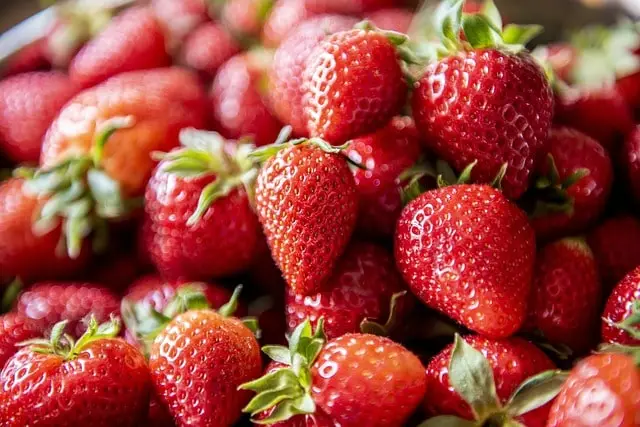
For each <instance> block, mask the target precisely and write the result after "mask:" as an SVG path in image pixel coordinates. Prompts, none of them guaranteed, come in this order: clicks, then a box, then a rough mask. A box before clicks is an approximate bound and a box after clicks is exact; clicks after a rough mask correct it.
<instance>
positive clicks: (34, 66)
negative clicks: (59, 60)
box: [0, 39, 51, 78]
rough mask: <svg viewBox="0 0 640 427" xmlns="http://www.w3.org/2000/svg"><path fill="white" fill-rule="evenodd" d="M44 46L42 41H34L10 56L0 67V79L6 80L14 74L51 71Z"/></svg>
mask: <svg viewBox="0 0 640 427" xmlns="http://www.w3.org/2000/svg"><path fill="white" fill-rule="evenodd" d="M44 44H45V41H44V40H43V39H39V40H36V41H35V42H33V43H31V44H28V45H26V46H25V47H23V48H22V49H20V50H19V51H18V52H16V53H15V54H14V55H12V56H10V57H9V59H7V61H6V62H5V63H4V64H3V65H2V67H0V77H1V78H6V77H10V76H14V75H16V74H22V73H29V72H33V71H47V70H49V69H51V63H50V62H49V60H48V59H47V57H46V54H45V48H44Z"/></svg>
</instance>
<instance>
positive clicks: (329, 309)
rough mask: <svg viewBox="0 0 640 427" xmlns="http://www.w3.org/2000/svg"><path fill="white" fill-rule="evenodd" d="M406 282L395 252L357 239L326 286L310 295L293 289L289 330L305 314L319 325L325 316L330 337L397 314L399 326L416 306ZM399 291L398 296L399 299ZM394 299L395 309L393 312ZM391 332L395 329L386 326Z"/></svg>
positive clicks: (289, 297)
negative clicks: (406, 291)
mask: <svg viewBox="0 0 640 427" xmlns="http://www.w3.org/2000/svg"><path fill="white" fill-rule="evenodd" d="M403 291H405V285H404V283H402V279H401V278H400V275H399V274H398V273H397V271H396V269H395V265H394V262H393V258H392V256H391V254H390V253H387V251H386V250H385V249H384V248H382V247H380V246H377V245H374V244H371V243H358V242H355V243H351V245H350V246H349V247H347V250H346V251H345V253H344V255H343V256H342V258H341V259H340V260H339V261H338V263H337V264H336V267H335V268H334V270H333V273H332V274H331V276H330V277H329V279H328V280H327V282H326V284H325V289H323V290H321V291H320V292H319V293H317V294H312V295H308V296H304V295H298V294H295V293H294V292H293V291H292V290H291V289H288V292H287V297H286V303H285V304H286V314H287V322H288V329H289V332H291V331H293V330H294V329H295V328H296V327H297V326H298V325H299V324H300V323H302V322H304V321H305V319H307V318H308V319H309V320H310V321H311V322H312V324H313V325H314V326H315V325H316V323H317V322H318V319H320V318H321V317H322V318H324V322H325V332H326V335H327V338H328V339H333V338H337V337H339V336H341V335H345V334H347V333H355V332H360V331H361V328H362V331H363V332H370V331H371V328H370V327H369V326H371V325H367V324H366V323H365V324H363V321H365V320H367V323H371V322H372V321H375V322H377V323H378V324H384V323H385V321H386V319H387V318H388V317H389V316H390V315H391V314H393V316H394V317H393V320H394V321H393V324H392V325H387V326H388V327H389V328H394V327H395V326H398V325H399V324H400V323H404V322H403V321H404V318H405V317H406V315H407V314H408V311H409V309H410V306H411V303H410V297H409V296H407V295H402V294H401V293H402V292H403ZM394 295H395V298H394ZM392 298H393V299H394V300H395V299H396V298H397V305H396V304H395V302H394V307H393V308H394V313H390V310H391V308H390V307H391V303H392ZM384 332H386V333H387V334H388V333H390V332H393V331H392V330H387V331H384Z"/></svg>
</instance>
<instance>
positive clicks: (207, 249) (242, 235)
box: [145, 129, 259, 280]
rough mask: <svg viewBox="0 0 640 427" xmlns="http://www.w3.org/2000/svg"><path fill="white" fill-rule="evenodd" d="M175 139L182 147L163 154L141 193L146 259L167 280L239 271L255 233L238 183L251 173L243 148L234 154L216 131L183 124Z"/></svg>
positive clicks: (252, 250) (247, 259) (253, 218)
mask: <svg viewBox="0 0 640 427" xmlns="http://www.w3.org/2000/svg"><path fill="white" fill-rule="evenodd" d="M180 139H181V141H182V143H183V146H184V147H183V148H178V149H175V150H173V151H171V152H169V153H168V154H166V155H164V160H163V161H162V162H161V163H160V164H159V165H158V167H157V168H156V170H155V172H154V174H153V177H152V178H151V180H150V181H149V185H148V186H147V191H146V194H145V214H146V217H147V220H148V221H149V222H150V226H151V231H150V236H149V241H148V243H149V245H150V246H149V248H148V251H149V253H150V255H151V259H152V261H153V263H154V264H155V265H156V267H157V268H158V271H160V273H161V274H163V275H164V276H165V277H167V278H169V279H178V278H183V279H188V280H206V279H209V278H211V277H224V276H229V275H232V274H236V273H239V272H242V271H243V270H245V269H247V268H248V267H249V266H250V265H251V262H252V261H253V257H254V253H255V250H256V245H257V242H258V237H259V223H258V220H257V218H256V215H255V214H254V213H253V211H252V209H251V206H250V204H249V198H248V194H247V192H246V190H245V188H244V187H243V183H246V182H248V180H250V179H251V176H255V173H256V172H255V170H254V169H253V168H252V166H253V164H252V162H250V161H248V160H247V159H246V156H245V154H243V151H246V148H247V147H246V146H241V147H239V148H238V153H237V156H236V158H233V157H232V156H230V155H229V154H228V153H226V152H225V147H224V144H225V141H224V139H223V138H221V137H220V135H218V134H216V133H213V132H211V133H209V132H199V131H195V130H193V129H187V130H184V131H183V132H182V133H181V136H180ZM247 162H248V163H247Z"/></svg>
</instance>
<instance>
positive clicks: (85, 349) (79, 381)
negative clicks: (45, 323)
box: [0, 319, 150, 427]
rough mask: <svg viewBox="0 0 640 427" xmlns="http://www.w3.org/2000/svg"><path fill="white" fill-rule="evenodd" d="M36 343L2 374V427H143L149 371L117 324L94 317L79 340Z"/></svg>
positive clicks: (58, 330)
mask: <svg viewBox="0 0 640 427" xmlns="http://www.w3.org/2000/svg"><path fill="white" fill-rule="evenodd" d="M64 327H65V323H64V322H61V323H59V324H58V325H56V327H55V328H54V329H53V330H52V333H51V339H50V340H45V339H38V340H32V341H31V342H30V345H28V346H26V347H24V348H23V349H22V350H20V351H19V352H18V353H16V354H15V355H14V356H13V357H12V358H11V359H9V361H8V362H7V364H6V365H5V367H4V369H3V370H2V373H1V374H0V384H1V387H0V419H1V420H2V421H3V426H7V427H23V426H36V425H38V426H44V425H51V426H53V425H57V426H80V425H92V426H96V427H98V426H100V427H107V426H114V425H117V426H123V427H124V426H130V427H134V426H139V425H141V424H142V422H143V421H144V419H145V417H146V410H147V407H148V405H149V392H150V384H149V371H148V369H147V366H146V363H145V360H144V357H143V356H142V354H140V352H138V350H136V349H135V348H134V347H132V346H131V345H129V344H127V343H126V342H124V341H123V340H121V339H119V338H114V337H115V336H116V335H117V334H118V329H119V327H118V325H117V324H113V323H112V324H105V325H101V326H100V327H98V324H97V322H96V321H95V319H92V321H91V323H90V324H89V329H88V330H87V332H86V333H85V334H84V335H83V337H82V338H81V339H80V340H78V341H77V342H75V343H74V342H69V341H68V340H67V338H63V337H62V333H63V331H64Z"/></svg>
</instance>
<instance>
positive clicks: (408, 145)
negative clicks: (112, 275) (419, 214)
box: [345, 117, 422, 238]
mask: <svg viewBox="0 0 640 427" xmlns="http://www.w3.org/2000/svg"><path fill="white" fill-rule="evenodd" d="M421 151H422V150H421V144H420V139H419V136H418V133H417V131H416V128H415V125H414V124H413V120H411V119H410V118H408V117H395V118H393V119H392V120H391V121H390V122H389V124H387V126H385V127H384V128H382V129H380V130H379V131H377V132H374V133H371V134H368V135H363V136H361V137H358V138H356V139H353V140H352V141H351V142H350V144H349V146H348V148H347V149H346V151H345V153H346V154H347V155H348V156H349V158H350V159H351V160H353V161H354V162H356V163H360V164H362V165H365V167H366V168H367V169H366V170H365V169H359V168H357V169H354V173H353V176H354V178H355V182H356V188H357V190H358V194H359V196H360V211H359V215H358V230H359V231H360V232H361V234H362V235H363V236H367V237H373V236H375V237H383V238H385V237H389V236H393V232H394V230H395V227H396V222H397V220H398V217H399V216H400V212H401V211H402V207H403V206H402V198H401V190H402V187H401V182H400V175H401V174H402V173H403V172H404V171H405V170H407V169H409V168H410V167H411V166H413V164H414V163H415V162H416V159H418V158H419V157H420V154H421Z"/></svg>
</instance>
